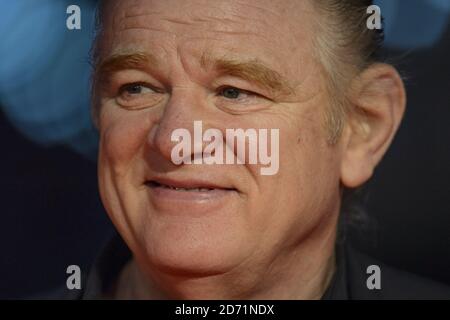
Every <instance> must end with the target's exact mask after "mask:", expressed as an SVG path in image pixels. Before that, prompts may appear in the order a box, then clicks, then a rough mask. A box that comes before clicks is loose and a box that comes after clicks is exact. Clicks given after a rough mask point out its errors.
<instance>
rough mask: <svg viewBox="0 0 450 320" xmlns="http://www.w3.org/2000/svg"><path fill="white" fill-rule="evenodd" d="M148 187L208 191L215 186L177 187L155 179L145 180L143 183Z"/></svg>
mask: <svg viewBox="0 0 450 320" xmlns="http://www.w3.org/2000/svg"><path fill="white" fill-rule="evenodd" d="M145 184H146V185H147V186H148V187H150V188H162V189H169V190H175V191H183V192H208V191H213V190H214V189H216V188H210V187H190V188H189V187H177V186H174V185H170V184H163V183H159V182H157V181H153V180H150V181H147V182H146V183H145Z"/></svg>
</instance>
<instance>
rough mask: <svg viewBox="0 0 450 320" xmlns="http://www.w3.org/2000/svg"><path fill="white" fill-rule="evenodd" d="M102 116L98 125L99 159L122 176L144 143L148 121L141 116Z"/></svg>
mask: <svg viewBox="0 0 450 320" xmlns="http://www.w3.org/2000/svg"><path fill="white" fill-rule="evenodd" d="M121 113H122V114H121V115H119V116H115V117H113V116H112V115H111V116H108V115H104V116H103V117H102V120H101V124H100V157H101V159H102V160H103V161H104V162H106V163H103V164H107V166H108V167H110V168H111V169H112V170H113V171H115V174H123V173H124V172H123V170H126V168H127V167H129V165H130V162H131V161H133V159H134V158H135V157H136V155H138V154H139V150H140V149H142V148H143V146H144V145H145V143H146V140H147V135H148V132H149V121H146V118H145V117H144V116H143V115H142V114H137V113H136V114H131V113H132V112H130V111H124V112H121Z"/></svg>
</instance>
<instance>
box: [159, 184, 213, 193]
mask: <svg viewBox="0 0 450 320" xmlns="http://www.w3.org/2000/svg"><path fill="white" fill-rule="evenodd" d="M161 187H163V188H166V189H172V190H176V191H194V192H195V191H197V192H206V191H211V190H213V189H209V188H178V187H171V186H166V185H161Z"/></svg>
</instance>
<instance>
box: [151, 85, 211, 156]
mask: <svg viewBox="0 0 450 320" xmlns="http://www.w3.org/2000/svg"><path fill="white" fill-rule="evenodd" d="M205 101H206V100H205V99H204V98H202V96H201V94H199V93H196V92H195V89H194V88H175V89H173V90H172V92H171V97H170V99H169V100H168V102H167V104H166V105H165V107H164V111H163V112H162V115H161V116H160V118H159V119H158V120H157V121H156V122H155V124H154V125H153V126H152V128H151V130H150V132H149V134H148V145H149V147H150V149H151V150H152V151H153V152H156V153H158V154H159V155H160V156H162V157H163V158H164V159H166V160H172V159H171V154H172V149H173V148H174V147H175V146H176V145H177V144H178V141H172V133H173V132H174V131H175V130H177V129H185V130H187V131H188V132H189V134H190V136H191V139H193V137H194V132H193V131H194V121H198V120H202V114H203V117H204V112H205V108H206V106H205V103H206V102H205ZM194 149H195V148H193V147H192V148H191V152H192V154H190V155H185V156H190V157H191V158H193V156H194Z"/></svg>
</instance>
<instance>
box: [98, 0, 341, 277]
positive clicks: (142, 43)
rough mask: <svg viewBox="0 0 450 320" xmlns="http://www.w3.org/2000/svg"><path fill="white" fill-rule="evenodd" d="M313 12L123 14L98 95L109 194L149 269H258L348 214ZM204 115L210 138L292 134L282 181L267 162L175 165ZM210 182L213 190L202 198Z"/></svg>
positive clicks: (143, 6) (102, 168)
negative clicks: (180, 138) (233, 132)
mask: <svg viewBox="0 0 450 320" xmlns="http://www.w3.org/2000/svg"><path fill="white" fill-rule="evenodd" d="M130 3H132V5H130ZM310 6H311V5H310V4H309V2H308V1H286V0H282V1H281V0H280V1H274V0H270V1H269V0H268V1H234V0H231V1H222V0H220V1H219V0H218V1H212V0H207V1H206V0H189V1H185V0H183V1H181V0H179V1H177V0H155V1H151V0H148V1H144V0H136V1H115V2H114V4H113V5H111V6H110V9H109V11H108V14H107V16H106V20H105V31H106V34H105V36H104V38H103V39H102V41H103V44H104V45H103V50H102V52H101V59H102V60H103V61H109V63H105V64H104V68H103V71H102V69H100V73H101V74H100V75H99V79H100V86H99V88H98V92H97V93H98V95H99V97H100V105H101V106H100V118H99V127H100V136H101V143H100V158H99V181H100V191H101V196H102V200H103V203H104V205H105V207H106V209H107V211H108V214H109V215H110V217H111V219H112V220H113V222H114V224H115V225H116V227H117V229H118V230H119V232H120V233H121V235H122V237H123V238H124V239H125V240H126V242H127V243H128V245H129V246H130V248H131V249H132V251H133V252H134V253H135V255H136V257H137V258H138V260H141V261H143V262H144V263H146V265H148V266H152V267H153V268H156V269H158V270H160V271H161V270H162V271H167V272H174V273H181V272H183V273H186V272H187V273H190V274H199V275H202V274H204V275H206V274H220V273H225V272H231V271H232V270H238V269H242V270H244V269H248V270H255V266H261V267H266V266H267V265H268V264H269V263H270V261H273V260H274V259H275V258H276V257H277V256H280V255H282V254H283V253H289V252H290V250H291V249H292V248H295V246H296V244H297V243H299V242H300V241H302V239H304V238H306V237H307V236H308V235H309V234H310V233H311V232H312V231H313V230H315V228H316V227H318V226H319V225H322V222H324V221H328V220H327V219H330V217H335V216H336V213H337V211H338V207H339V165H340V153H341V152H340V151H339V150H340V149H339V147H338V146H334V147H333V146H330V145H329V144H328V143H327V138H328V135H327V130H326V128H325V126H324V123H325V112H326V108H327V107H328V105H329V103H330V101H329V98H328V96H327V94H326V93H325V80H324V79H323V77H322V76H321V71H320V69H319V67H318V64H317V62H316V61H315V60H314V58H313V50H314V49H313V46H312V40H313V38H314V37H315V31H314V30H313V27H312V26H313V19H314V14H315V13H313V12H312V8H311V7H310ZM135 53H139V55H138V56H133V54H135ZM144 56H148V58H145V59H147V60H146V62H145V59H143V58H142V57H144ZM111 57H113V58H112V59H111ZM117 57H119V58H117ZM130 57H133V59H132V60H133V61H130ZM143 61H144V62H143ZM200 120H201V121H202V124H203V132H205V131H206V130H207V129H209V128H215V129H219V130H220V131H222V132H223V135H224V136H225V130H226V129H235V128H242V129H244V130H245V129H249V128H253V129H256V131H258V129H279V170H278V172H277V173H276V174H274V175H262V174H261V171H260V168H261V165H260V164H248V163H246V164H222V165H219V164H214V165H207V164H200V165H199V164H180V165H175V164H174V163H173V162H172V160H171V152H172V148H173V147H174V146H175V145H176V144H177V143H176V142H173V141H171V135H172V133H173V131H174V130H176V129H179V128H186V129H188V130H189V131H191V134H192V136H193V135H194V134H193V125H194V121H200ZM269 132H270V130H269ZM234 151H235V150H234ZM167 186H172V187H174V186H175V187H185V189H188V190H183V189H178V190H176V189H170V188H167ZM202 187H203V188H207V189H208V190H207V191H206V190H200V191H199V190H193V189H192V188H202Z"/></svg>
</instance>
